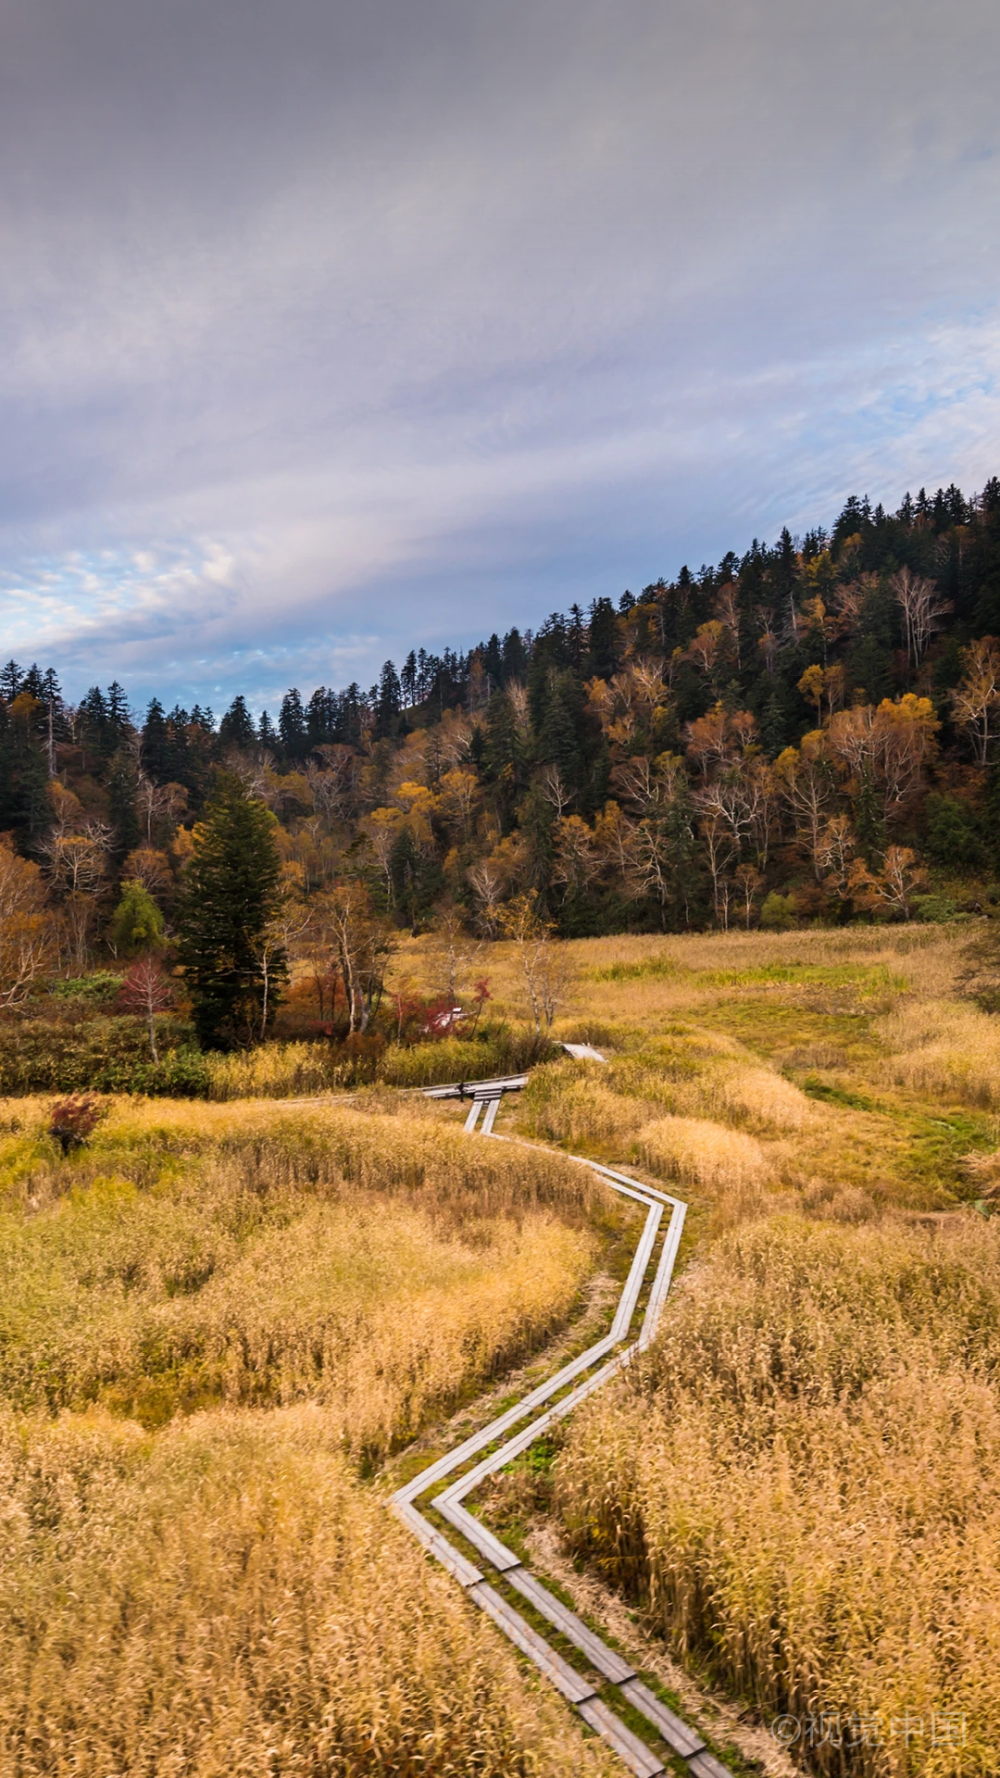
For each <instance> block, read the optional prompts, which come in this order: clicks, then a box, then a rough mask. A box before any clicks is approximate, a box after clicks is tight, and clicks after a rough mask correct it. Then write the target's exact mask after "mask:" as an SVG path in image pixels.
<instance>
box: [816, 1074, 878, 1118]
mask: <svg viewBox="0 0 1000 1778" xmlns="http://www.w3.org/2000/svg"><path fill="white" fill-rule="evenodd" d="M799 1085H800V1086H801V1088H802V1091H803V1092H804V1093H806V1094H808V1096H809V1098H810V1099H820V1100H822V1102H823V1103H824V1104H825V1105H846V1106H847V1107H848V1109H849V1110H850V1111H880V1110H881V1109H882V1108H881V1106H879V1105H876V1103H875V1101H874V1099H866V1098H865V1096H864V1094H863V1093H851V1092H849V1091H848V1090H847V1088H846V1087H835V1086H833V1085H832V1083H831V1082H830V1081H828V1080H820V1078H819V1075H818V1074H807V1075H806V1077H805V1079H804V1080H803V1081H800V1082H799Z"/></svg>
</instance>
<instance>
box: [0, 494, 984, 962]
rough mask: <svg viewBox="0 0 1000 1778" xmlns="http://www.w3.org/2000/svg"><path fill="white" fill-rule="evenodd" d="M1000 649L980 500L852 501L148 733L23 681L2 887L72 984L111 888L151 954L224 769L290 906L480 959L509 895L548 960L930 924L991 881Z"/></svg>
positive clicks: (136, 722)
mask: <svg viewBox="0 0 1000 1778" xmlns="http://www.w3.org/2000/svg"><path fill="white" fill-rule="evenodd" d="M997 638H1000V480H997V479H993V480H991V481H990V482H989V483H988V484H987V486H986V487H985V489H984V490H983V492H982V494H980V495H978V496H975V497H973V498H970V499H967V498H966V497H965V496H964V495H963V494H962V493H961V492H960V491H959V489H957V488H956V487H951V488H949V489H948V490H947V491H939V492H938V494H937V495H936V496H934V497H933V498H928V497H927V496H926V495H925V494H924V493H921V494H920V496H919V497H918V498H917V499H916V500H914V499H911V497H910V496H909V495H907V497H906V499H905V500H904V501H903V503H902V505H901V506H900V508H899V510H898V512H895V513H887V512H885V511H883V509H882V508H881V507H876V508H875V509H874V510H873V509H872V508H871V507H870V504H869V502H868V501H867V500H860V499H857V498H852V499H850V500H849V501H848V502H847V504H846V506H845V508H844V510H843V512H842V513H841V515H840V517H839V518H838V520H837V522H836V524H835V525H834V527H833V530H832V532H830V533H829V534H828V533H827V532H826V531H824V530H822V529H817V530H814V531H811V532H810V533H809V534H808V535H806V536H805V537H804V538H802V539H801V540H795V539H793V538H792V537H791V536H790V535H789V533H788V532H787V531H784V532H783V533H782V535H781V537H780V539H779V541H778V542H777V543H776V544H775V545H774V546H773V547H770V546H765V545H763V544H760V543H757V542H754V543H753V544H752V545H751V547H750V549H749V550H747V551H746V552H745V553H744V554H743V555H742V556H738V555H737V554H735V553H733V552H730V553H729V554H727V555H726V556H725V557H724V558H723V560H722V561H721V562H720V563H718V565H717V566H715V567H703V568H701V569H700V570H698V571H697V572H693V571H691V570H689V569H688V568H686V567H685V568H682V569H681V571H680V573H679V574H678V575H677V577H676V579H674V580H672V581H665V580H658V581H656V582H654V583H653V584H651V585H649V586H647V587H646V588H644V589H643V591H642V592H641V593H639V594H638V595H637V596H634V595H633V594H631V593H625V594H624V595H622V596H621V597H620V598H619V599H617V600H616V601H615V600H612V599H611V598H599V599H597V600H595V601H594V602H593V603H592V604H591V605H590V607H589V609H588V610H586V611H584V610H582V609H581V608H580V607H579V606H578V605H574V606H572V607H571V609H570V611H569V612H568V613H566V614H564V615H553V616H550V617H548V618H547V619H546V620H545V621H544V622H542V623H540V624H539V627H538V629H537V630H536V631H534V632H531V631H526V632H525V633H524V634H523V635H522V634H519V632H518V631H517V630H516V629H510V630H509V631H508V632H507V634H506V635H504V636H503V637H502V638H501V637H500V636H498V635H493V636H490V637H489V639H488V640H485V641H484V642H482V643H481V644H480V645H479V646H478V647H476V648H474V649H473V650H472V651H471V652H470V653H468V654H464V653H462V652H456V651H452V650H450V649H446V650H445V651H444V653H443V654H442V655H440V656H438V655H433V654H428V653H427V652H426V651H425V650H424V649H423V648H420V649H419V650H417V651H415V652H412V653H411V654H410V655H409V656H408V657H407V659H406V660H405V662H403V663H402V665H401V666H400V667H398V668H397V666H396V665H395V664H394V663H393V662H391V661H387V662H386V664H385V666H384V668H383V669H382V673H381V676H380V679H379V682H378V684H377V685H374V686H372V687H371V689H370V690H367V691H364V690H362V689H361V688H360V687H359V686H357V685H350V686H348V687H347V688H346V690H340V691H336V690H332V689H329V688H327V687H323V686H321V687H318V688H316V689H309V688H306V689H305V690H303V691H302V692H300V691H299V690H298V689H292V690H289V691H288V693H287V694H286V696H285V697H284V699H283V701H282V703H281V706H280V709H278V710H276V711H274V712H271V713H268V712H266V711H264V712H262V713H261V714H260V715H259V717H256V716H254V715H253V714H252V713H251V710H250V706H249V701H248V699H246V698H244V697H237V698H236V699H235V700H234V701H233V703H232V705H231V706H230V708H229V709H228V710H227V711H226V712H225V714H224V715H222V717H221V720H217V719H216V718H215V717H214V716H213V714H212V712H211V711H209V710H203V709H200V708H198V707H195V708H194V709H193V710H185V709H182V708H180V707H179V706H175V707H174V708H172V709H170V710H167V709H166V708H165V707H164V703H163V702H161V701H160V700H158V699H156V698H154V699H153V700H152V702H151V703H150V704H149V706H148V709H146V711H145V712H144V713H142V714H138V713H135V712H133V711H131V710H130V708H129V704H128V699H127V696H126V693H125V691H124V690H123V689H122V687H121V686H119V685H117V684H113V685H112V686H110V687H109V688H108V689H107V690H106V691H102V690H100V689H98V688H97V687H95V688H94V689H93V690H91V691H89V692H88V693H87V695H86V696H85V697H84V698H83V699H82V701H81V702H80V703H79V704H78V705H76V706H75V707H74V706H73V705H71V704H70V703H68V702H67V701H65V700H64V699H63V697H62V695H61V693H60V686H59V679H58V677H57V674H56V672H55V671H54V670H52V669H49V670H48V671H44V672H43V671H41V670H40V669H39V668H38V667H36V666H32V667H31V668H30V669H26V670H25V669H23V668H22V667H19V666H18V665H17V664H16V663H14V662H13V661H12V662H10V663H9V664H8V665H7V666H6V667H5V668H4V669H3V672H2V673H0V830H2V831H3V832H5V833H6V834H7V835H8V836H9V841H10V843H9V846H8V849H7V852H6V858H7V864H6V865H5V866H4V872H5V873H6V878H7V879H10V880H11V881H13V880H14V879H15V878H16V893H17V894H18V895H20V896H21V902H22V904H23V906H24V907H28V906H29V904H30V908H31V909H33V910H34V914H35V915H37V916H38V917H39V918H41V917H42V915H43V913H44V915H45V917H46V918H48V919H55V920H56V921H57V923H58V926H59V933H60V938H59V943H60V946H61V949H62V955H63V958H64V962H65V964H66V965H68V966H70V967H71V968H74V969H76V970H79V969H81V968H83V967H86V966H88V965H90V964H91V963H92V962H93V960H94V957H95V955H96V956H100V955H101V954H102V951H103V950H104V948H105V947H106V946H107V945H108V943H109V930H110V928H109V921H111V920H112V916H113V913H114V910H115V908H116V907H117V906H118V905H119V902H120V895H121V885H122V884H123V883H133V884H134V883H139V884H141V885H142V886H143V888H144V890H145V891H146V893H147V895H148V896H149V897H151V898H152V900H153V902H155V904H156V905H157V906H158V908H159V909H160V911H161V913H162V915H163V917H164V918H165V920H166V926H167V930H168V932H169V929H170V923H171V920H172V917H173V911H174V906H175V901H176V898H177V897H178V894H179V893H180V892H181V890H182V885H183V880H184V873H185V867H186V863H187V861H188V859H189V858H190V857H191V854H192V850H193V849H194V848H195V846H196V833H197V823H198V821H199V816H200V814H201V811H202V809H203V806H204V805H205V802H206V799H207V798H209V797H210V796H211V794H212V789H213V783H214V782H215V780H216V777H217V773H218V769H219V768H220V767H221V768H223V769H224V770H225V771H226V772H227V773H228V774H230V775H231V776H232V777H235V778H236V779H238V780H239V781H240V782H241V783H242V785H243V787H244V791H245V792H246V793H249V795H250V797H251V798H252V799H259V800H260V801H261V802H262V803H263V804H265V805H266V807H267V809H268V810H269V811H271V813H272V815H273V817H274V818H275V825H274V827H273V833H274V837H275V839H276V841H277V847H278V852H279V855H280V860H281V864H282V868H283V881H284V884H285V888H286V891H288V892H289V893H291V892H294V895H295V897H296V898H297V899H298V900H299V901H300V902H304V903H308V901H309V898H310V897H312V896H313V895H315V894H316V893H317V892H318V891H328V890H330V889H331V888H332V887H333V886H334V885H337V884H343V883H345V882H351V883H354V884H357V885H358V886H359V893H360V892H361V891H363V892H364V893H365V895H367V897H368V898H369V901H370V906H371V908H372V910H373V912H375V913H376V914H378V915H379V916H381V917H382V918H383V919H387V920H388V921H390V922H391V923H395V924H396V925H398V926H407V927H411V926H416V927H420V926H421V925H422V924H424V923H426V922H428V921H429V920H430V919H431V918H432V917H433V915H434V912H435V910H436V909H440V908H441V907H442V906H451V907H453V908H454V909H456V910H457V911H458V912H459V913H460V914H461V916H462V918H463V919H466V920H467V922H468V924H469V925H470V926H473V927H475V928H477V929H478V930H479V931H480V932H481V933H482V934H483V935H486V936H489V935H493V934H495V933H496V932H497V931H498V929H499V926H500V925H501V923H502V918H503V909H504V906H505V904H507V903H508V902H509V901H510V899H511V898H512V897H518V896H523V895H528V896H532V895H533V896H534V898H535V907H536V909H537V910H538V912H540V913H542V914H544V916H545V917H546V918H547V919H548V920H550V921H551V922H553V923H554V924H555V926H556V927H557V928H558V930H559V931H561V932H562V933H563V934H565V935H584V934H591V933H600V932H608V931H614V930H619V929H624V928H629V929H634V930H660V929H664V930H679V929H684V928H688V927H695V928H697V927H707V926H722V927H725V926H727V925H733V924H736V923H738V924H741V925H742V924H744V923H746V924H756V923H757V922H759V921H761V920H762V921H763V923H764V924H765V925H771V926H780V925H782V924H788V923H792V922H794V921H802V920H811V919H822V920H824V921H842V920H845V919H848V918H852V917H864V918H872V917H883V918H896V919H899V918H903V919H908V918H912V917H922V918H942V917H948V915H949V914H951V913H953V912H955V911H958V910H960V909H961V908H962V906H963V905H965V906H976V905H978V906H981V907H984V906H986V904H987V900H988V899H990V898H991V897H992V879H993V876H994V873H996V874H997V875H1000V763H998V760H997V759H996V758H995V757H994V750H995V740H994V736H995V733H996V731H997V730H998V728H1000V640H997ZM63 666H64V668H65V666H66V663H63ZM19 860H25V861H29V864H30V867H31V868H30V869H26V868H25V867H24V866H23V865H21V864H20V863H19ZM0 874H2V873H0ZM10 893H13V891H9V892H8V898H9V894H10ZM998 893H1000V892H998ZM25 898H26V899H25ZM110 942H111V943H112V949H114V942H113V938H112V940H111V941H110Z"/></svg>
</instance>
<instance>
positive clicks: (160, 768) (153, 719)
mask: <svg viewBox="0 0 1000 1778" xmlns="http://www.w3.org/2000/svg"><path fill="white" fill-rule="evenodd" d="M142 764H143V769H144V771H145V772H146V774H147V776H148V777H150V778H152V780H153V782H154V783H155V784H166V783H168V782H169V780H170V776H171V773H170V770H169V765H170V736H169V733H168V730H167V719H166V717H165V716H164V714H163V705H162V704H161V703H160V700H159V698H151V699H150V701H149V708H148V709H147V711H146V720H145V722H144V723H143V725H142Z"/></svg>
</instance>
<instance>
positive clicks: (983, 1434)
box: [556, 1218, 1000, 1778]
mask: <svg viewBox="0 0 1000 1778" xmlns="http://www.w3.org/2000/svg"><path fill="white" fill-rule="evenodd" d="M998 1369H1000V1230H998V1229H995V1228H992V1227H987V1226H985V1225H983V1224H981V1223H979V1222H978V1221H977V1222H976V1223H975V1225H973V1224H972V1222H971V1221H970V1222H969V1223H966V1224H963V1225H961V1226H959V1227H957V1228H947V1229H941V1230H939V1231H937V1232H936V1233H934V1234H931V1233H928V1232H926V1231H922V1230H918V1229H912V1228H906V1229H904V1228H900V1227H897V1226H882V1227H880V1228H877V1229H871V1228H869V1229H865V1230H864V1231H861V1230H858V1231H855V1230H851V1229H847V1228H835V1227H832V1226H831V1225H829V1224H828V1225H827V1226H826V1227H819V1226H817V1225H816V1224H814V1223H810V1222H808V1221H804V1220H802V1219H798V1218H796V1219H788V1220H782V1219H772V1220H771V1221H769V1222H762V1223H757V1224H751V1225H748V1226H746V1227H744V1228H743V1229H741V1230H738V1231H736V1232H735V1233H732V1234H730V1235H729V1236H728V1237H726V1238H725V1239H724V1240H723V1241H722V1242H720V1243H719V1244H718V1245H717V1246H716V1248H715V1249H714V1250H713V1253H712V1255H711V1257H710V1258H709V1259H708V1260H707V1261H706V1262H705V1263H704V1264H703V1265H701V1266H699V1267H697V1268H695V1269H694V1270H693V1271H692V1273H691V1274H690V1276H689V1279H688V1281H687V1284H686V1287H684V1288H682V1289H681V1290H680V1291H679V1292H678V1293H677V1294H676V1296H675V1298H674V1300H673V1303H672V1306H671V1308H670V1309H669V1311H668V1315H667V1320H666V1325H665V1327H664V1329H663V1334H662V1337H661V1339H660V1340H659V1342H658V1344H657V1346H656V1348H655V1349H654V1350H653V1351H652V1353H651V1354H650V1355H649V1357H648V1359H647V1361H646V1362H645V1363H644V1364H643V1365H642V1366H637V1367H635V1368H634V1369H633V1370H631V1371H630V1372H629V1373H628V1374H627V1375H626V1376H625V1377H624V1378H623V1379H622V1380H621V1382H619V1383H618V1384H616V1385H615V1386H614V1388H613V1389H612V1390H610V1391H606V1392H604V1393H603V1394H602V1395H599V1396H596V1397H595V1398H594V1399H593V1401H592V1402H591V1403H590V1404H588V1406H587V1408H586V1409H585V1410H583V1411H582V1412H581V1413H580V1414H579V1415H578V1416H576V1418H575V1419H574V1421H573V1422H572V1423H571V1426H570V1428H569V1431H568V1435H567V1443H566V1447H565V1449H564V1451H563V1454H562V1455H561V1457H560V1458H559V1461H558V1463H557V1466H556V1478H557V1484H556V1485H557V1498H558V1503H559V1508H560V1510H561V1512H562V1514H563V1516H564V1519H565V1522H566V1524H567V1526H568V1528H569V1531H570V1536H571V1540H572V1544H573V1547H574V1549H575V1550H576V1552H577V1554H578V1555H582V1556H586V1557H588V1558H589V1559H590V1560H592V1561H594V1562H595V1563H596V1564H597V1565H598V1567H599V1568H600V1569H601V1571H602V1572H603V1573H604V1574H605V1575H606V1576H608V1577H609V1578H610V1579H612V1580H613V1582H614V1583H615V1584H617V1585H618V1586H620V1587H622V1588H623V1589H624V1590H625V1591H626V1592H628V1593H631V1594H632V1595H633V1596H637V1597H640V1598H646V1599H648V1601H649V1613H650V1618H651V1620H652V1622H653V1624H654V1625H655V1626H657V1627H658V1628H659V1629H660V1630H661V1631H662V1632H663V1633H664V1634H665V1635H666V1636H667V1637H668V1638H669V1640H670V1642H671V1644H672V1646H673V1647H674V1648H675V1649H676V1650H677V1651H678V1652H679V1653H680V1654H681V1655H685V1656H691V1655H693V1654H697V1655H698V1656H700V1657H701V1658H703V1659H705V1660H707V1662H708V1663H709V1664H710V1666H711V1668H712V1669H713V1671H714V1672H715V1674H716V1675H717V1676H718V1677H719V1678H720V1679H722V1680H723V1681H724V1682H725V1683H726V1684H728V1685H729V1686H730V1687H732V1688H733V1689H735V1690H736V1691H737V1692H738V1693H739V1694H741V1695H742V1696H744V1697H747V1698H750V1699H752V1700H753V1701H754V1703H755V1704H756V1705H757V1706H758V1707H759V1708H762V1709H763V1710H764V1711H765V1713H766V1714H768V1715H771V1714H779V1713H782V1712H789V1713H791V1714H795V1715H801V1716H809V1715H813V1716H816V1715H819V1714H820V1713H821V1712H824V1711H826V1712H831V1713H836V1712H840V1713H842V1714H843V1715H845V1716H851V1715H854V1716H861V1717H867V1718H870V1719H873V1720H874V1719H875V1718H879V1719H880V1721H881V1724H882V1735H881V1742H880V1744H879V1745H871V1746H868V1747H858V1748H855V1749H854V1751H853V1753H852V1754H851V1756H850V1759H849V1762H848V1764H847V1765H846V1766H845V1765H844V1764H843V1763H842V1755H841V1751H840V1749H838V1748H836V1747H833V1746H830V1745H827V1746H826V1747H814V1748H813V1749H812V1751H811V1752H810V1753H809V1754H808V1755H807V1756H806V1757H807V1759H808V1763H809V1764H810V1766H811V1768H812V1769H813V1770H816V1771H819V1772H822V1773H824V1774H826V1773H829V1774H831V1778H832V1775H833V1774H838V1775H839V1774H841V1773H843V1772H845V1771H848V1770H849V1771H850V1772H851V1773H857V1774H863V1775H864V1778H889V1775H890V1774H891V1775H892V1778H904V1775H907V1778H908V1775H910V1774H913V1775H916V1774H921V1775H922V1778H931V1775H932V1774H933V1778H945V1775H946V1774H947V1775H948V1778H955V1775H957V1774H962V1775H963V1778H966V1775H968V1778H972V1774H985V1773H987V1772H994V1771H996V1770H998V1769H1000V1570H998V1565H997V1560H996V1550H997V1544H998V1539H1000V1404H998V1400H997V1392H996V1384H997V1377H998ZM907 1711H908V1712H909V1714H910V1716H911V1718H913V1719H920V1720H922V1721H923V1722H924V1724H925V1728H924V1732H923V1734H922V1736H921V1737H920V1738H919V1739H917V1738H914V1739H913V1741H912V1742H911V1743H910V1745H909V1746H907V1745H906V1743H905V1741H901V1740H900V1739H898V1738H893V1736H892V1730H891V1725H892V1723H893V1722H898V1721H901V1720H902V1719H903V1717H904V1716H905V1714H906V1712H907ZM934 1715H937V1716H939V1717H941V1718H958V1717H963V1716H964V1718H965V1736H966V1742H965V1745H964V1746H953V1747H948V1746H944V1745H939V1746H933V1745H932V1744H931V1718H932V1716H934Z"/></svg>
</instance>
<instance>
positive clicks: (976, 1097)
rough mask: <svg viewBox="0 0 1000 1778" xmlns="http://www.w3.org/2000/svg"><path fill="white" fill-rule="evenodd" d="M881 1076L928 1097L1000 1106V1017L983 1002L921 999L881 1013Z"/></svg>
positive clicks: (969, 1103) (993, 1107)
mask: <svg viewBox="0 0 1000 1778" xmlns="http://www.w3.org/2000/svg"><path fill="white" fill-rule="evenodd" d="M877 1029H878V1034H879V1036H880V1038H881V1040H882V1043H883V1044H884V1045H885V1047H886V1049H887V1050H888V1051H889V1054H888V1056H887V1057H886V1058H885V1060H884V1061H883V1062H882V1063H881V1065H880V1067H879V1076H880V1078H881V1079H883V1080H886V1081H891V1082H892V1083H893V1084H895V1085H897V1086H903V1087H907V1088H909V1089H910V1091H912V1092H915V1093H920V1094H926V1095H928V1096H929V1097H937V1096H939V1095H943V1096H944V1097H945V1098H946V1099H948V1100H951V1101H955V1100H957V1101H958V1102H960V1103H961V1104H965V1105H976V1106H982V1107H984V1108H987V1109H989V1110H996V1109H997V1108H998V1107H1000V1021H998V1020H997V1019H996V1018H995V1017H994V1016H993V1015H992V1014H990V1013H985V1012H980V1010H979V1009H978V1007H975V1006H970V1005H968V1004H962V1003H958V1002H955V1001H944V1000H918V1001H916V1002H914V1003H912V1004H911V1005H909V1006H906V1007H904V1008H903V1009H902V1010H900V1011H898V1012H895V1013H892V1014H890V1015H889V1016H888V1017H887V1018H884V1019H882V1020H881V1021H880V1022H879V1025H878V1027H877Z"/></svg>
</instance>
